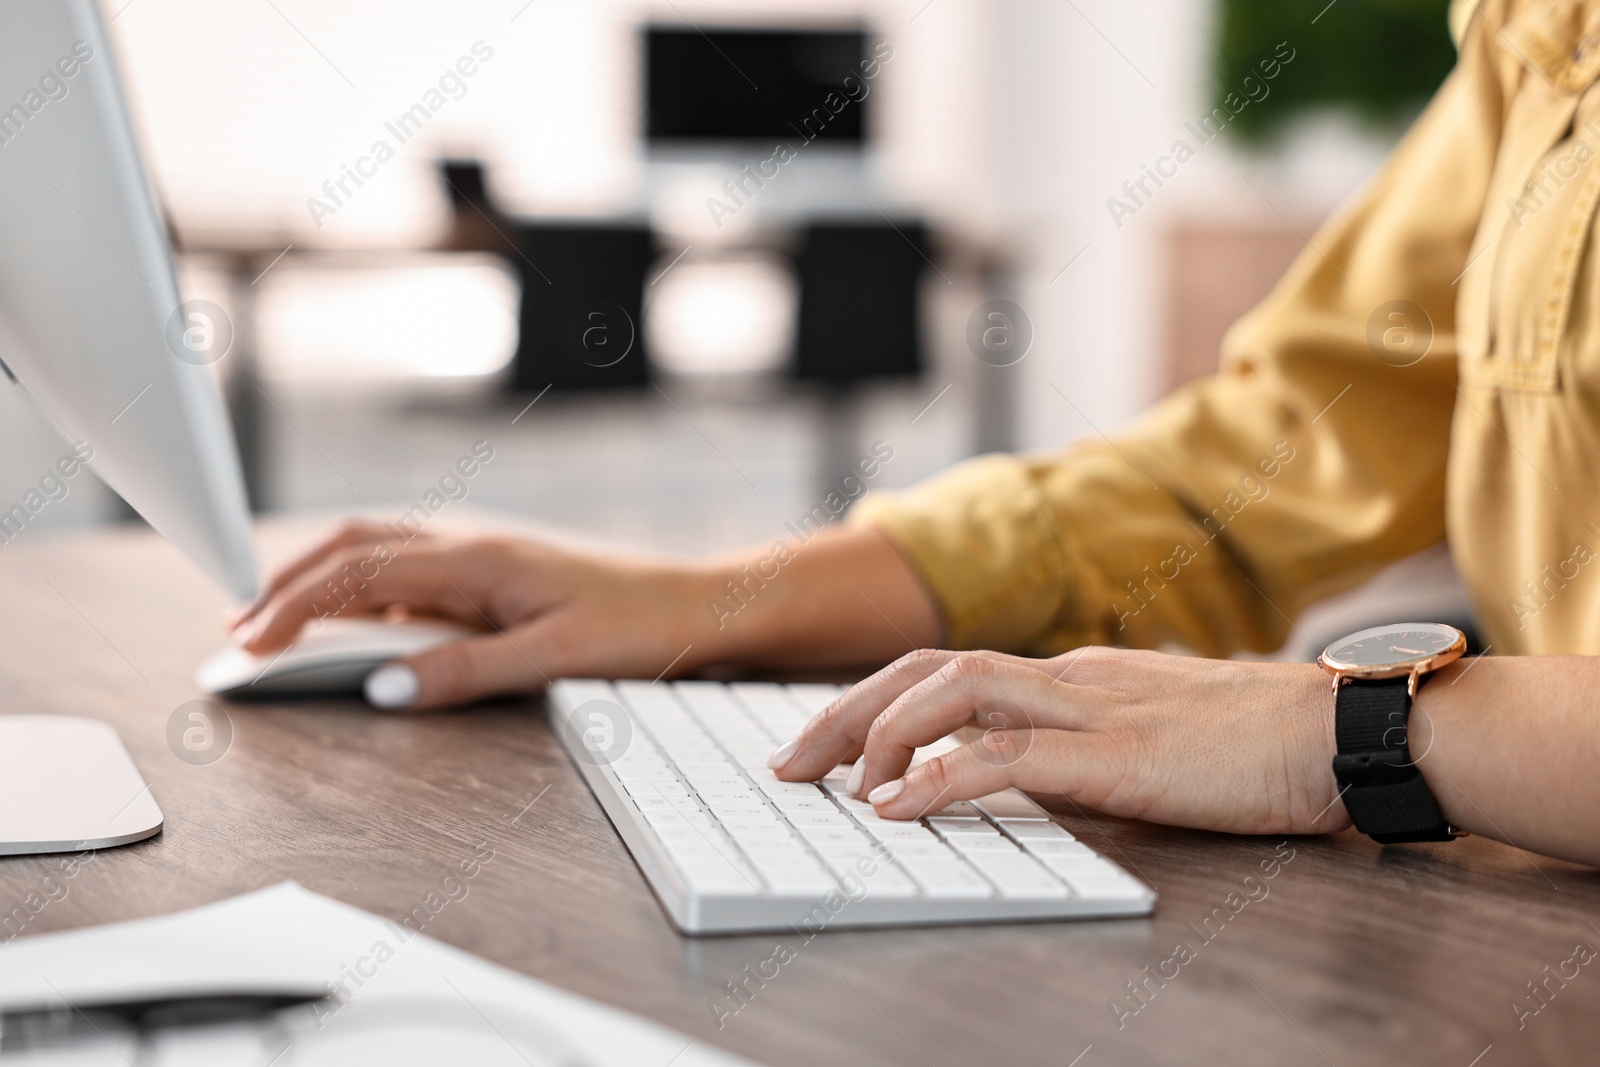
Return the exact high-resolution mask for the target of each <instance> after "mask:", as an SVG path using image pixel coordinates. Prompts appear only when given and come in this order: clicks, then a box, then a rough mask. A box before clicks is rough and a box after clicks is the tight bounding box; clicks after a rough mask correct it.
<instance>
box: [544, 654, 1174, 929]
mask: <svg viewBox="0 0 1600 1067" xmlns="http://www.w3.org/2000/svg"><path fill="white" fill-rule="evenodd" d="M840 692H842V688H841V687H839V686H833V685H776V684H771V683H738V684H733V685H724V684H722V683H720V682H676V683H672V684H660V683H650V682H615V683H611V682H601V681H581V680H571V679H569V680H563V681H559V682H556V683H555V685H553V686H552V687H551V689H550V697H549V701H550V720H551V725H552V727H553V728H554V729H555V732H556V736H557V737H559V738H560V739H561V742H562V744H563V745H564V746H565V748H566V749H567V752H568V754H569V755H570V756H571V757H572V760H573V762H574V763H575V764H576V765H577V767H578V770H579V771H580V772H581V773H582V774H583V777H584V779H585V781H587V782H588V783H589V787H590V788H591V789H592V790H593V791H594V794H595V796H596V797H597V798H598V799H599V801H600V804H601V806H602V807H603V808H605V811H606V814H607V815H608V816H610V818H611V821H612V823H613V824H614V825H615V826H616V828H617V832H618V833H619V834H621V835H622V840H623V841H624V842H625V843H626V844H627V846H628V849H629V851H631V852H632V853H633V858H634V860H635V861H636V862H637V863H638V864H639V867H640V869H641V870H643V871H644V874H645V877H646V878H647V879H648V880H649V882H650V886H651V888H653V889H654V890H655V892H656V896H657V897H659V898H660V900H661V903H662V906H663V907H665V908H666V911H667V914H668V915H669V916H671V918H672V921H673V922H674V923H675V924H676V925H677V926H678V928H679V929H681V930H683V931H684V932H685V933H690V934H711V933H736V932H752V931H761V930H773V931H778V930H783V931H793V932H799V933H807V932H813V931H819V930H822V929H833V928H842V927H856V926H890V925H908V924H930V923H976V922H1005V921H1020V920H1028V919H1068V918H1088V917H1110V916H1127V915H1147V914H1149V913H1150V911H1151V909H1152V908H1153V907H1154V906H1155V900H1156V895H1155V893H1154V892H1153V891H1152V890H1151V889H1150V888H1149V887H1147V886H1146V885H1145V884H1144V883H1143V882H1140V881H1139V880H1137V879H1135V878H1133V877H1131V876H1130V875H1128V874H1127V873H1126V872H1125V871H1123V870H1122V868H1120V867H1118V866H1117V865H1116V864H1114V863H1112V862H1110V861H1109V860H1106V859H1104V858H1103V857H1101V856H1098V855H1096V854H1095V852H1094V850H1093V849H1091V848H1090V847H1089V846H1088V845H1086V844H1084V843H1083V842H1081V841H1079V840H1077V839H1076V838H1074V837H1073V836H1072V834H1070V833H1069V832H1067V830H1066V829H1064V828H1063V827H1061V826H1060V825H1058V824H1057V823H1055V822H1054V821H1053V820H1051V818H1050V816H1049V814H1048V813H1047V812H1046V811H1044V809H1042V808H1040V807H1039V806H1038V805H1037V804H1035V803H1034V802H1033V801H1031V800H1029V799H1028V798H1027V797H1026V796H1024V795H1023V794H1022V793H1020V792H1018V791H1017V790H1015V789H1008V790H1006V791H1004V792H1002V793H996V794H994V795H992V796H988V797H983V798H981V799H979V800H976V801H972V802H970V803H965V802H963V803H958V804H952V805H950V806H949V807H947V808H946V809H944V810H942V811H939V812H935V813H934V814H933V815H932V816H930V817H928V818H924V819H921V820H918V821H916V822H906V821H901V820H891V819H882V818H879V817H878V816H877V815H876V814H875V813H874V812H873V810H872V806H871V805H870V804H867V803H865V802H864V801H860V800H856V799H855V798H853V797H851V796H849V794H848V793H846V791H845V788H844V783H845V778H846V774H845V770H846V769H845V768H841V769H840V770H839V771H836V772H835V773H834V774H832V775H829V776H828V777H827V778H826V779H824V780H823V781H822V782H821V783H820V784H811V783H804V782H801V783H791V782H780V781H779V780H778V779H777V778H776V777H775V776H774V775H773V773H772V772H771V771H770V770H768V769H767V758H768V757H769V756H770V755H771V754H772V751H773V749H775V748H777V747H778V746H779V745H780V744H782V743H783V742H784V741H786V740H788V739H789V738H791V737H793V736H795V735H796V734H798V733H799V732H800V728H801V727H802V726H804V725H805V722H806V720H807V719H808V718H809V717H810V716H811V715H813V714H815V713H816V712H818V711H820V710H821V709H822V708H823V707H825V706H826V705H827V704H828V703H829V702H830V701H832V700H833V699H834V698H835V697H837V696H838V695H839V693H840ZM947 742H948V743H949V744H952V745H953V744H954V742H953V741H949V740H948V739H947Z"/></svg>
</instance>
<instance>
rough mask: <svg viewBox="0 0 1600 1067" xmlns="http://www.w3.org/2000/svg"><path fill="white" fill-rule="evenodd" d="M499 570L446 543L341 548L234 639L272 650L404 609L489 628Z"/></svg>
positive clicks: (254, 649) (291, 585) (287, 589)
mask: <svg viewBox="0 0 1600 1067" xmlns="http://www.w3.org/2000/svg"><path fill="white" fill-rule="evenodd" d="M379 547H380V548H385V546H381V545H380V546H379ZM486 568H487V569H486ZM492 569H493V567H492V563H491V561H488V560H484V559H482V558H480V554H478V553H473V552H462V551H451V550H449V549H447V548H445V547H443V546H440V545H419V546H416V547H413V548H409V549H407V550H405V551H404V552H395V551H393V550H389V549H385V551H383V552H379V553H374V552H373V551H371V550H370V549H368V548H364V547H363V548H356V547H347V548H342V549H338V550H336V551H334V552H333V553H332V554H331V555H330V556H329V557H328V558H326V559H324V560H323V561H322V562H321V563H319V564H318V565H316V566H315V567H312V568H310V569H308V570H306V571H305V572H303V573H302V574H301V575H300V576H299V577H298V578H296V579H294V580H293V581H292V582H290V583H289V584H288V585H287V586H285V587H284V588H283V589H281V590H279V592H278V593H277V595H276V596H274V597H273V598H272V601H271V602H270V603H269V604H268V605H267V606H266V608H264V609H263V610H262V612H261V614H260V615H259V617H257V618H256V620H255V621H254V622H252V623H251V624H250V625H249V626H248V627H245V628H242V629H240V630H239V631H237V632H235V634H234V640H235V641H236V642H238V643H239V644H240V645H241V646H243V647H244V648H245V649H246V650H247V651H250V652H255V653H258V654H259V653H262V652H270V651H272V650H274V649H277V648H281V647H282V646H284V645H286V644H288V643H289V642H290V641H292V640H293V639H294V636H295V634H297V633H299V632H300V628H301V626H303V625H304V624H305V623H306V622H307V621H309V620H310V619H312V618H326V617H328V616H330V615H337V616H341V617H346V618H349V617H355V616H360V615H373V614H380V613H382V612H384V611H386V610H388V609H389V608H392V607H397V606H403V607H405V608H407V609H409V610H413V611H418V612H427V613H431V614H436V615H442V616H445V617H447V618H452V619H456V620H458V621H461V622H465V623H468V624H469V625H479V626H482V625H484V622H485V616H484V615H483V614H482V612H481V611H480V610H479V607H478V605H480V604H487V603H489V602H490V601H491V597H490V595H489V594H488V593H486V592H484V591H483V586H484V585H485V576H486V575H487V574H488V573H489V571H491V570H492Z"/></svg>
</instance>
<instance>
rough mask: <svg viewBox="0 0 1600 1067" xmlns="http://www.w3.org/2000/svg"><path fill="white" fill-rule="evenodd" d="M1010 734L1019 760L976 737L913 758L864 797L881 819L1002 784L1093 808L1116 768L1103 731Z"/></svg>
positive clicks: (911, 815) (934, 807)
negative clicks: (1002, 756)
mask: <svg viewBox="0 0 1600 1067" xmlns="http://www.w3.org/2000/svg"><path fill="white" fill-rule="evenodd" d="M1018 733H1026V734H1027V735H1028V736H1027V737H1026V738H1021V737H1018V738H1014V739H1013V741H1014V742H1015V745H1016V747H1017V748H1019V749H1021V750H1023V751H1024V753H1025V754H1024V755H1023V757H1022V758H1021V759H1017V760H1014V761H996V760H994V759H992V758H991V756H990V754H989V751H988V750H987V749H986V748H985V746H984V743H983V742H982V741H973V742H971V743H970V744H966V745H963V746H961V747H960V748H958V749H955V750H954V751H952V752H947V753H945V754H944V755H941V756H935V757H934V758H933V759H930V760H928V761H926V762H924V763H919V764H917V765H916V766H915V767H912V768H911V769H910V770H909V771H907V772H906V774H905V776H904V777H902V778H896V779H893V780H892V781H889V782H885V783H884V784H883V785H881V786H879V787H878V788H877V789H875V790H874V791H873V792H872V793H871V794H870V797H869V799H870V800H871V801H872V804H873V808H874V810H875V811H877V813H878V814H879V815H882V816H883V817H884V818H886V819H916V818H919V817H921V816H923V815H926V814H927V813H928V812H932V811H938V810H939V809H940V808H942V807H944V806H945V805H947V804H951V803H954V802H955V801H957V800H972V799H974V798H976V797H983V796H988V795H989V794H990V793H997V792H999V791H1000V790H1002V789H1009V788H1017V789H1023V790H1029V791H1032V792H1036V793H1053V794H1057V795H1062V796H1066V797H1070V798H1071V799H1073V800H1075V801H1080V802H1083V803H1085V804H1087V805H1089V806H1090V807H1097V806H1098V805H1099V801H1100V800H1102V799H1104V796H1105V794H1106V792H1107V787H1106V784H1105V783H1106V782H1107V781H1110V780H1113V779H1114V776H1115V775H1116V774H1118V773H1120V772H1119V770H1118V768H1119V766H1120V761H1119V760H1118V759H1117V758H1116V755H1115V751H1114V742H1112V741H1111V740H1110V739H1109V738H1108V737H1107V736H1106V735H1104V734H1099V733H1085V732H1079V731H1075V730H1030V731H1018Z"/></svg>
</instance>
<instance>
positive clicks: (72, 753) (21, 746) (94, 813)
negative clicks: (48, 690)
mask: <svg viewBox="0 0 1600 1067" xmlns="http://www.w3.org/2000/svg"><path fill="white" fill-rule="evenodd" d="M160 831H161V809H160V808H159V807H157V806H156V802H155V798H154V797H152V796H151V795H150V786H149V785H148V784H146V782H145V780H144V776H143V775H141V774H140V773H139V768H137V767H135V766H134V765H133V757H132V756H130V755H128V750H127V749H126V748H124V747H123V746H122V739H121V738H120V737H118V736H117V731H116V730H114V729H112V728H111V727H110V726H109V725H107V724H106V723H103V722H100V721H99V720H98V719H85V718H80V717H77V716H72V715H0V855H4V856H19V855H28V854H30V853H36V852H81V851H84V850H87V849H94V848H107V847H109V846H111V845H126V844H128V843H130V842H133V841H143V840H144V839H145V838H147V837H151V836H153V835H155V834H157V833H159V832H160Z"/></svg>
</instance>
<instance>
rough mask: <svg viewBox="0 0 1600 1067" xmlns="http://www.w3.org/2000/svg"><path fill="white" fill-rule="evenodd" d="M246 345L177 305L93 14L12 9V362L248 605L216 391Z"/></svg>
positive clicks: (162, 236)
mask: <svg viewBox="0 0 1600 1067" xmlns="http://www.w3.org/2000/svg"><path fill="white" fill-rule="evenodd" d="M229 331H230V327H229V326H228V323H227V322H226V320H225V317H224V316H222V315H221V313H220V309H217V308H214V307H211V306H209V305H204V304H189V305H186V304H184V303H183V300H182V297H181V296H180V294H179V292H178V284H177V277H176V274H175V272H174V270H173V264H172V252H171V247H170V245H169V243H168V240H167V231H166V227H165V225H164V223H163V221H162V218H161V214H160V212H159V211H158V210H157V208H156V201H155V198H154V196H153V195H152V193H151V187H150V183H149V181H148V180H147V178H146V175H145V171H144V167H143V164H142V161H141V160H140V156H139V149H138V145H137V144H136V142H135V140H134V136H133V129H132V124H131V122H130V121H129V118H128V112H127V108H126V106H125V105H124V103H123V97H122V90H121V86H120V84H119V81H118V77H117V70H116V63H115V61H114V57H113V56H112V54H111V49H110V47H109V46H108V44H107V41H106V35H105V28H104V26H103V24H102V22H101V18H100V13H99V10H98V8H97V5H96V4H95V3H94V0H5V2H4V3H0V361H3V362H4V365H5V367H6V368H7V369H8V370H9V373H10V375H11V376H12V377H13V378H15V379H16V380H17V381H18V382H20V383H21V385H22V386H23V387H24V388H25V389H27V391H28V392H29V393H30V394H31V395H32V396H33V398H34V399H35V400H36V401H37V402H38V404H39V406H40V407H42V408H43V409H44V411H45V413H46V414H47V415H48V416H49V418H50V419H51V421H52V422H54V423H55V424H56V426H57V428H58V429H60V431H61V432H62V433H63V434H64V435H65V436H66V437H67V438H68V440H69V441H70V442H71V443H73V444H78V443H82V444H83V445H84V446H85V447H84V448H83V449H82V451H83V452H87V453H89V454H90V455H91V456H92V459H91V460H90V465H91V467H92V469H93V470H94V471H95V472H96V473H98V474H99V476H100V477H101V478H102V479H103V480H104V481H105V482H106V484H107V485H109V486H110V487H111V488H112V489H113V490H115V491H116V492H117V493H119V494H120V495H121V496H122V498H123V499H124V500H126V501H127V502H128V503H129V504H131V505H132V506H133V507H134V508H135V509H136V510H138V512H139V514H141V515H143V516H144V518H145V519H146V520H147V521H148V522H149V523H150V525H151V526H153V527H155V528H156V529H157V530H158V531H160V532H161V534H162V535H163V536H165V537H166V538H167V539H168V540H170V541H172V542H173V543H174V544H175V545H177V546H178V547H179V548H181V549H182V550H183V551H184V552H185V553H187V554H188V555H189V557H190V558H192V559H193V560H194V561H195V562H196V563H198V564H199V565H200V566H201V567H202V568H204V569H205V570H206V571H207V572H208V573H209V574H211V575H212V576H213V577H214V578H216V579H217V580H218V581H219V582H221V583H222V584H223V585H224V586H226V587H227V588H228V589H229V590H230V591H231V592H233V593H234V594H235V595H237V596H240V597H249V596H253V595H254V593H255V588H256V569H255V562H254V558H253V555H252V551H251V545H250V524H249V513H248V508H247V505H246V497H245V492H244V482H243V478H242V476H241V473H240V467H239V458H238V454H237V452H236V450H235V447H234V440H233V434H232V432H231V429H230V427H229V422H228V417H227V412H226V409H225V407H224V405H223V402H222V394H221V390H220V388H219V387H218V384H217V380H216V370H217V368H216V366H215V360H216V359H217V358H218V357H219V356H220V355H221V354H222V353H223V352H224V351H225V346H226V344H227V341H228V334H229ZM4 521H5V516H3V515H0V522H4Z"/></svg>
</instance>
